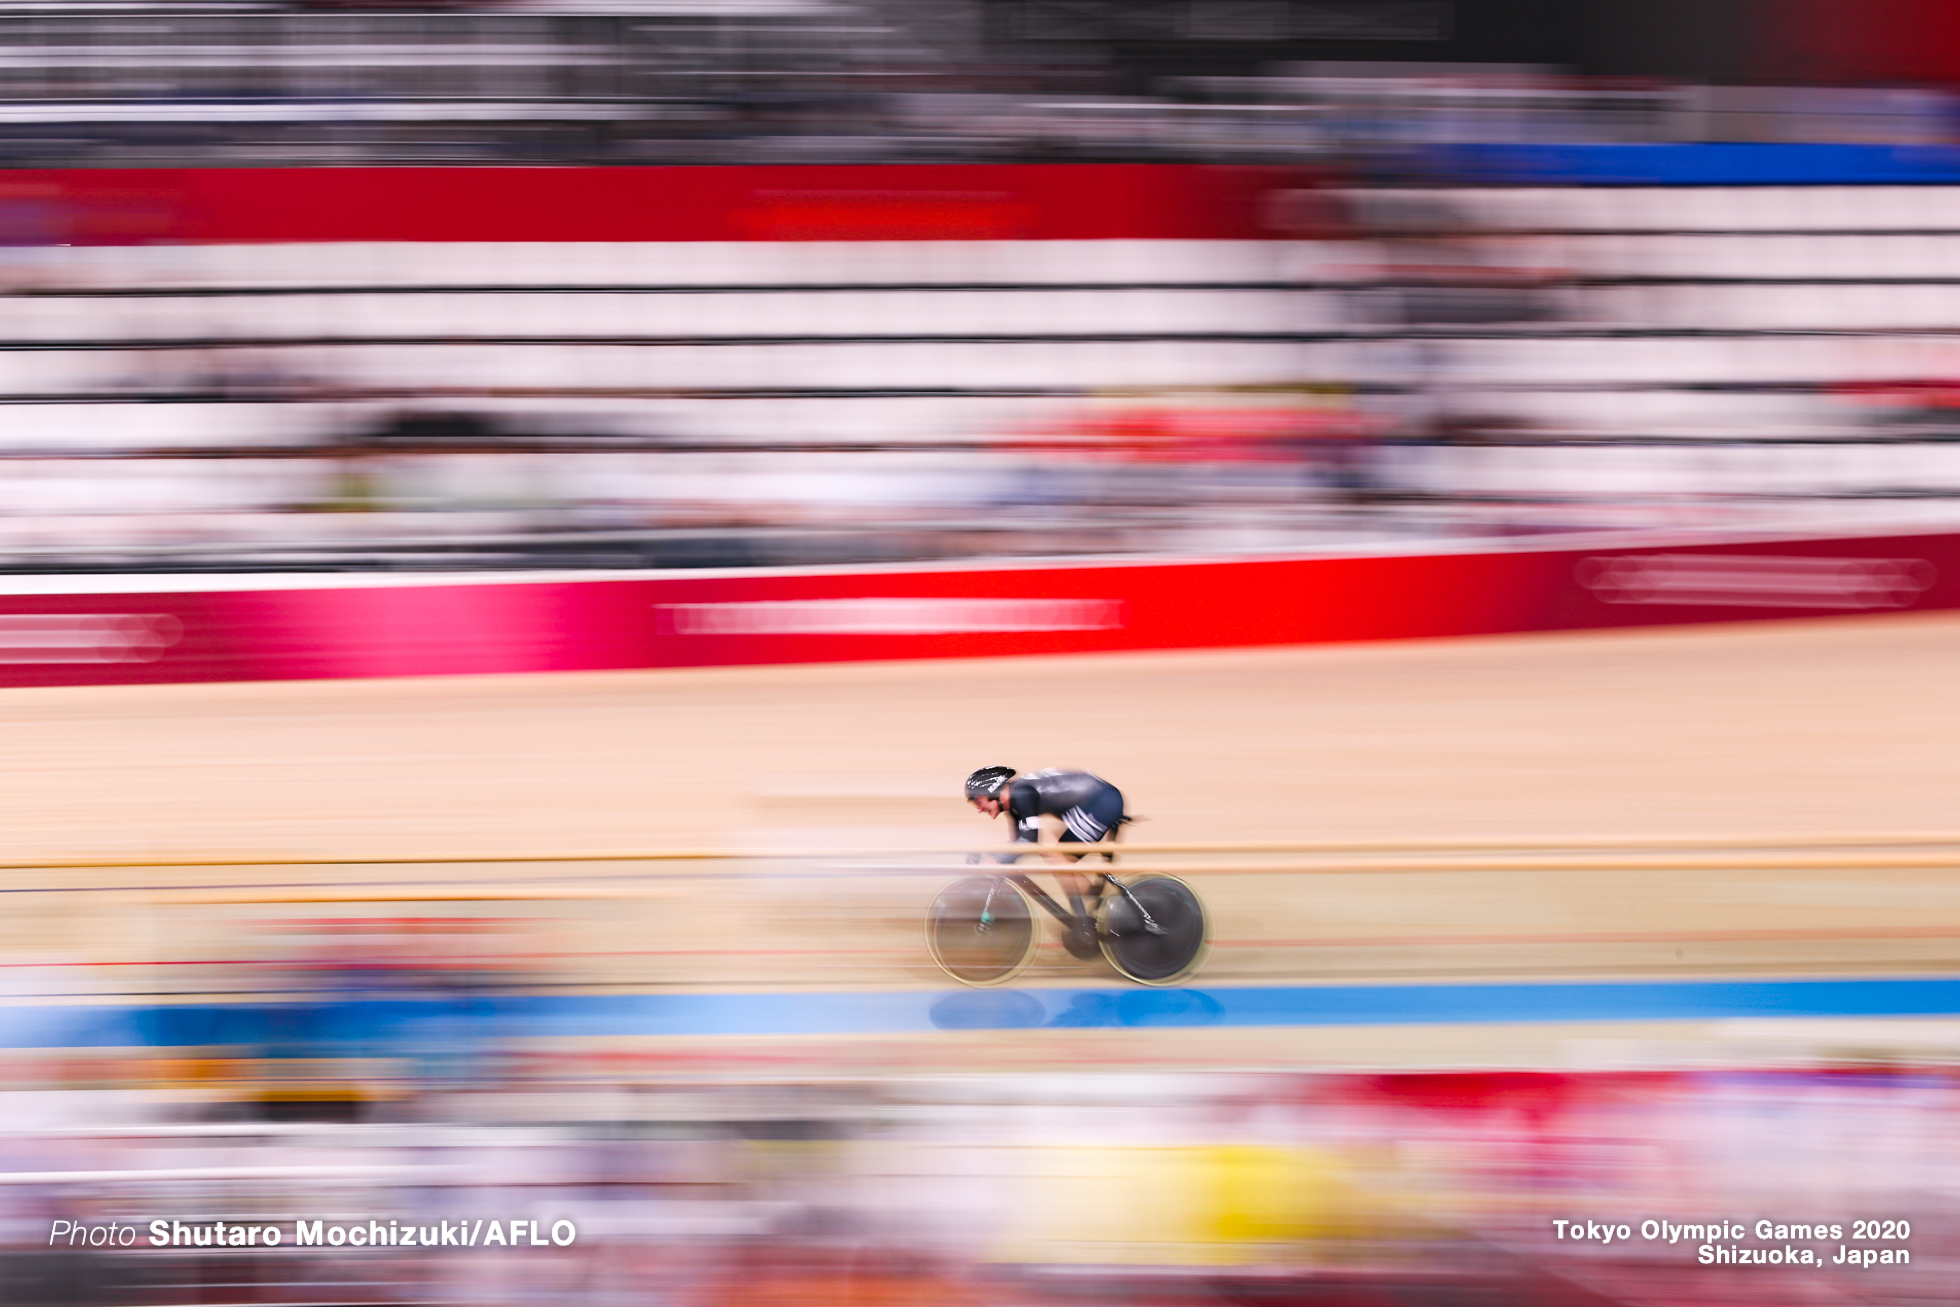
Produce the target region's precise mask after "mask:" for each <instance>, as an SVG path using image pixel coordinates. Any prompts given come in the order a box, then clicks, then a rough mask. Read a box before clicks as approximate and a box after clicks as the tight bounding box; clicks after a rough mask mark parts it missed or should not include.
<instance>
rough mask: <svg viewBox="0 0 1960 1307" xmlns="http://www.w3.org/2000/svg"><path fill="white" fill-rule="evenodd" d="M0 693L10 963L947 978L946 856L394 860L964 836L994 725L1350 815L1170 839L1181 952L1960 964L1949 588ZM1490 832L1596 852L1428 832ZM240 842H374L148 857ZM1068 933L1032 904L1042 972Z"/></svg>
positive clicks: (1956, 661)
mask: <svg viewBox="0 0 1960 1307" xmlns="http://www.w3.org/2000/svg"><path fill="white" fill-rule="evenodd" d="M0 702H4V704H5V710H6V720H7V730H6V731H5V732H4V733H0V768H4V777H0V802H4V803H5V805H6V821H5V823H4V826H0V858H4V859H5V860H7V862H8V864H9V866H10V867H11V868H12V869H10V870H6V871H4V872H0V877H3V878H4V879H0V885H4V887H5V888H8V889H12V890H16V891H23V890H24V891H31V892H27V893H16V894H13V895H10V909H11V911H10V913H9V915H8V916H7V918H6V921H5V924H4V927H3V928H0V930H3V931H4V933H3V934H0V949H4V958H0V960H5V961H8V962H9V963H11V964H12V968H11V970H12V973H13V976H14V979H13V981H12V984H13V986H14V989H13V993H14V994H15V995H16V996H19V995H21V994H23V993H35V992H60V993H63V994H74V993H92V994H99V995H103V996H108V995H111V994H122V995H132V996H133V995H135V994H137V993H139V992H140V993H157V992H173V993H180V994H189V993H200V992H201V993H210V992H217V991H229V992H237V990H238V989H239V987H240V986H241V985H245V986H247V987H251V986H253V985H256V986H257V987H258V988H268V987H269V988H277V987H278V984H279V981H278V978H277V977H278V974H280V973H278V972H277V968H276V967H274V968H273V969H272V971H265V970H263V968H262V969H261V972H260V973H258V975H259V979H258V980H257V981H256V982H255V981H253V980H252V979H251V976H252V975H253V974H254V973H252V972H250V970H249V967H248V969H247V970H245V971H243V972H241V971H240V969H239V966H238V965H237V964H239V963H241V961H242V962H243V963H247V964H250V963H253V962H254V960H255V959H256V960H257V961H258V962H261V963H263V962H264V960H265V959H267V958H271V959H274V960H275V961H276V960H278V959H281V958H283V959H286V960H287V961H291V960H292V959H293V958H294V957H297V956H302V955H306V956H318V955H319V954H320V952H321V951H322V950H325V951H327V952H332V951H333V950H334V949H336V948H339V947H342V945H340V944H336V943H335V942H334V941H335V940H336V939H342V938H345V939H348V940H350V941H351V942H348V943H346V944H345V947H347V948H350V949H357V948H361V947H374V948H379V949H380V950H381V951H382V952H384V953H386V952H388V950H391V949H392V950H395V951H396V953H397V954H399V952H400V950H401V949H402V948H403V947H405V946H404V945H403V943H402V940H403V939H404V938H410V939H413V940H420V941H422V943H421V945H419V946H420V947H427V948H431V949H434V950H435V952H436V953H438V954H440V955H441V957H442V959H444V960H445V965H458V966H479V967H483V968H487V969H491V970H497V971H500V972H504V973H509V974H511V975H512V976H513V978H517V979H520V980H526V979H528V980H529V981H532V982H536V983H540V984H546V985H550V986H575V987H583V988H593V987H602V988H603V987H627V988H631V987H639V986H647V985H656V986H667V987H671V986H677V985H678V986H717V985H719V986H728V985H735V986H744V987H763V988H783V987H800V986H812V985H814V986H832V985H840V984H841V985H851V986H862V985H871V986H901V987H907V988H914V989H916V988H919V987H921V986H930V985H935V984H940V983H943V978H940V977H938V976H937V973H935V972H934V971H933V970H932V968H931V965H930V961H929V959H928V957H927V955H926V953H925V950H924V948H923V945H922V941H921V935H920V930H919V923H920V914H921V912H922V910H923V907H924V905H925V903H926V902H927V901H928V900H929V899H930V897H931V895H932V893H933V892H934V891H935V890H936V889H937V888H938V887H939V886H940V885H941V884H943V883H944V882H945V881H946V880H947V879H948V877H949V876H950V875H952V874H956V872H957V871H960V870H963V869H962V868H958V867H957V859H954V858H941V859H938V860H937V861H931V860H929V862H930V869H929V870H926V871H924V872H922V873H921V874H917V875H891V874H883V875H873V874H868V873H865V871H864V867H865V859H864V858H863V857H862V856H856V855H853V857H850V858H842V859H837V860H831V861H826V860H822V859H817V860H810V861H804V862H800V863H796V864H793V869H795V870H798V871H800V872H802V873H803V874H799V875H795V876H788V877H783V876H779V875H777V874H776V873H777V872H778V871H780V870H781V867H782V865H783V864H778V863H774V862H768V861H757V860H742V859H736V860H724V861H719V862H703V863H662V864H622V863H609V864H597V865H592V866H581V865H579V864H576V863H570V862H566V863H542V864H520V865H516V866H469V865H459V864H450V863H445V864H441V865H437V866H433V867H431V866H416V865H413V864H412V863H411V862H409V861H406V860H409V859H414V858H418V857H436V858H441V857H454V856H458V855H477V854H531V853H552V854H559V853H563V854H577V853H580V852H600V851H614V850H663V849H677V848H697V849H727V848H747V849H755V848H798V849H806V850H807V849H825V848H839V849H844V848H849V849H858V850H862V849H866V848H879V847H889V848H911V849H917V848H921V847H933V848H938V849H943V850H952V849H957V848H963V847H972V846H974V845H976V844H991V843H994V842H997V841H999V840H1001V839H1003V838H1004V836H1005V833H1006V832H1005V830H1004V828H1002V827H1000V826H990V825H989V824H988V823H986V822H985V821H984V820H982V819H981V818H979V817H978V816H976V815H974V814H973V813H972V812H971V811H970V810H969V809H967V808H966V807H965V806H964V805H963V804H962V803H961V802H960V799H959V782H960V780H961V778H962V777H963V776H964V775H965V774H966V772H967V771H968V770H970V769H971V768H973V767H974V766H976V765H980V764H985V763H994V762H1006V763H1010V764H1014V765H1018V766H1021V767H1024V768H1031V767H1039V766H1043V765H1054V764H1067V765H1074V766H1081V767H1085V768H1088V769H1090V770H1093V771H1096V772H1098V773H1099V774H1102V775H1105V776H1107V777H1109V778H1110V779H1112V780H1114V781H1116V782H1117V783H1118V784H1119V785H1121V786H1122V787H1123V789H1124V791H1125V793H1126V795H1127V796H1128V797H1129V800H1130V805H1131V808H1132V810H1133V811H1136V812H1139V813H1142V814H1144V815H1145V816H1146V817H1147V818H1148V819H1149V820H1148V821H1147V822H1146V823H1144V824H1142V825H1140V826H1138V827H1136V828H1135V833H1134V835H1133V837H1132V838H1133V839H1134V840H1135V841H1136V842H1137V843H1138V844H1140V845H1141V844H1148V845H1164V844H1180V845H1185V844H1196V845H1209V844H1220V843H1244V842H1254V841H1270V842H1303V843H1308V844H1327V843H1329V842H1333V843H1339V842H1356V843H1358V844H1360V845H1362V846H1365V847H1363V848H1362V849H1360V850H1359V851H1356V850H1347V851H1342V850H1339V849H1327V848H1321V849H1319V850H1318V851H1315V850H1312V849H1309V850H1306V851H1295V852H1293V853H1288V854H1284V855H1278V854H1275V855H1271V856H1266V857H1255V856H1249V855H1238V856H1236V857H1234V858H1221V857H1220V856H1218V855H1206V854H1189V853H1187V854H1181V855H1176V856H1168V857H1166V858H1165V859H1164V861H1165V862H1166V864H1167V865H1178V866H1195V867H1199V868H1211V870H1199V871H1197V872H1194V873H1193V874H1192V876H1191V879H1192V880H1193V882H1194V884H1197V885H1198V886H1199V888H1200V890H1201V892H1202V893H1204V894H1205V895H1206V897H1207V899H1208V901H1209V903H1210V905H1211V908H1212V910H1213V915H1214V917H1215V921H1216V929H1215V938H1216V944H1217V948H1216V951H1215V953H1214V955H1213V957H1212V960H1211V962H1210V964H1209V966H1208V968H1207V971H1206V973H1205V974H1206V978H1207V979H1208V980H1214V981H1222V982H1255V981H1262V980H1274V981H1289V982H1300V981H1307V982H1313V981H1320V980H1394V979H1410V978H1425V979H1439V980H1442V979H1457V978H1463V979H1468V978H1495V977H1525V978H1529V977H1541V976H1563V977H1585V976H1672V975H1735V974H1773V975H1784V976H1788V975H1805V974H1812V975H1828V974H1847V973H1851V974H1857V973H1866V974H1877V973H1913V972H1936V971H1948V972H1950V971H1953V970H1956V969H1960V875H1956V874H1955V868H1956V864H1960V843H1956V841H1955V839H1954V838H1949V837H1950V836H1951V833H1952V832H1955V831H1957V830H1960V814H1957V813H1956V811H1955V809H1956V803H1957V802H1960V743H1957V742H1956V739H1955V728H1956V727H1957V726H1960V618H1955V617H1951V616H1937V615H1935V616H1902V617H1888V618H1864V619H1839V620H1830V621H1816V622H1791V623H1769V624H1760V625H1747V626H1722V627H1705V628H1699V629H1690V628H1682V629H1672V630H1649V631H1643V632H1639V633H1632V634H1585V635H1572V636H1550V637H1530V638H1515V639H1514V638H1504V639H1483V640H1466V641H1446V642H1427V643H1405V644H1394V645H1372V646H1348V647H1323V648H1307V649H1273V650H1250V651H1227V652H1206V653H1178V654H1145V655H1120V656H1097V657H1079V658H1067V659H1024V660H1005V661H996V662H984V663H983V662H936V663H906V664H890V663H887V664H878V665H837V666H812V667H789V668H763V669H737V670H712V671H669V672H649V673H619V674H603V675H577V676H563V677H556V678H549V677H526V678H457V679H448V680H420V681H365V682H362V681H353V682H313V683H296V684H247V685H198V686H171V687H162V688H113V689H62V690H28V691H23V690H14V691H8V692H6V693H5V695H4V696H0ZM1920 835H1924V836H1926V837H1927V839H1926V841H1924V842H1922V843H1913V842H1912V841H1911V839H1909V838H1902V837H1914V836H1920ZM1847 840H1849V841H1853V842H1854V843H1856V842H1861V841H1862V842H1865V843H1866V845H1867V846H1866V847H1851V846H1849V845H1847V844H1846V841H1847ZM1513 841H1540V842H1545V843H1546V844H1548V845H1550V846H1556V845H1558V844H1559V843H1560V842H1563V841H1570V842H1571V843H1572V844H1573V845H1575V846H1585V847H1574V848H1568V849H1556V848H1553V849H1551V850H1550V851H1549V853H1547V852H1543V851H1541V852H1539V853H1532V852H1529V851H1524V852H1520V851H1518V850H1515V849H1512V850H1506V849H1503V848H1481V849H1478V848H1474V847H1472V848H1471V849H1470V850H1469V851H1468V854H1467V855H1465V854H1452V853H1450V852H1449V851H1448V850H1449V848H1450V847H1452V846H1456V845H1467V846H1477V845H1479V844H1484V843H1492V842H1494V843H1496V844H1500V845H1501V844H1505V843H1509V842H1513ZM1616 842H1618V843H1619V844H1620V847H1619V849H1618V851H1617V852H1616V851H1614V850H1613V849H1612V848H1610V847H1608V848H1602V847H1601V846H1612V845H1615V844H1616ZM1677 842H1678V843H1677ZM1377 845H1379V846H1409V847H1406V848H1404V849H1403V851H1402V852H1401V853H1399V854H1397V853H1395V852H1394V851H1393V850H1388V851H1387V852H1386V853H1384V852H1382V851H1380V850H1376V849H1374V848H1373V846H1377ZM241 858H265V859H299V860H305V859H310V858H320V859H331V858H352V859H361V858H368V859H401V860H404V861H401V862H399V863H390V864H386V865H382V864H356V865H337V866H335V865H314V866H304V865H279V866H233V865H202V866H187V865H155V864H158V863H179V864H181V863H185V862H195V861H197V860H210V862H211V863H212V864H217V863H221V862H225V861H227V860H236V859H241ZM1384 858H1385V860H1380V859H1384ZM1547 858H1549V860H1547ZM1371 859H1376V860H1375V861H1371ZM90 861H95V862H99V863H104V864H109V863H113V864H119V865H98V866H82V865H70V866H49V865H48V864H54V863H86V862H90ZM897 861H900V862H905V863H907V865H914V866H916V865H918V864H919V863H920V859H919V857H917V856H911V857H910V858H909V859H898V860H897ZM939 862H943V863H945V867H944V869H943V870H942V869H939V867H938V863H939ZM145 864H150V865H145ZM771 868H775V869H776V871H771ZM851 868H856V869H857V870H856V871H852V870H849V869H851ZM1226 868H1236V869H1237V870H1226ZM251 886H259V887H261V888H256V889H254V888H247V887H251ZM265 887H269V888H265ZM323 920H324V921H327V922H328V923H329V924H328V925H327V926H320V925H319V922H321V921H323ZM363 921H372V922H374V923H375V925H374V926H373V928H372V930H368V929H365V928H363V927H361V926H360V924H359V923H361V922H363ZM308 922H311V923H313V924H311V925H308V924H306V923H308ZM350 922H352V923H354V925H352V926H350V925H349V923H350ZM350 930H351V931H352V935H351V936H349V935H348V934H347V932H349V931H350ZM322 931H325V932H326V939H325V942H324V943H323V942H322V935H321V932H322ZM334 932H340V934H339V935H335V934H334ZM390 932H392V934H391V933H390ZM404 932H405V934H404ZM355 937H358V938H355ZM376 938H380V939H381V943H379V944H375V943H374V941H375V939H376ZM438 939H439V940H440V941H442V942H441V943H440V945H438V944H436V943H433V942H432V941H435V940H438ZM296 940H298V941H301V942H297V943H296V942H295V941H296ZM410 947H411V951H412V947H416V946H410ZM309 949H310V950H312V953H311V954H308V950H309ZM164 963H167V964H170V965H168V966H162V965H156V964H164ZM103 964H112V965H108V966H106V967H105V966H104V965H103ZM130 964H136V965H134V966H132V965H130ZM227 968H229V969H227ZM1099 968H1100V964H1095V965H1090V964H1081V963H1074V962H1071V961H1069V960H1068V959H1067V958H1066V957H1065V956H1064V955H1062V954H1061V952H1060V950H1059V949H1058V948H1055V947H1054V946H1053V945H1052V943H1051V945H1050V946H1049V947H1048V948H1047V949H1046V950H1044V959H1043V962H1042V963H1041V964H1040V965H1039V966H1038V967H1037V969H1036V971H1035V972H1034V973H1031V975H1030V976H1029V978H1028V980H1029V982H1031V983H1035V984H1040V983H1042V982H1043V979H1044V977H1045V978H1046V979H1047V980H1049V981H1063V982H1067V983H1081V982H1083V981H1094V980H1098V979H1104V978H1107V973H1106V972H1102V971H1101V970H1100V969H1099ZM268 976H270V977H271V978H270V979H268V978H267V977H268Z"/></svg>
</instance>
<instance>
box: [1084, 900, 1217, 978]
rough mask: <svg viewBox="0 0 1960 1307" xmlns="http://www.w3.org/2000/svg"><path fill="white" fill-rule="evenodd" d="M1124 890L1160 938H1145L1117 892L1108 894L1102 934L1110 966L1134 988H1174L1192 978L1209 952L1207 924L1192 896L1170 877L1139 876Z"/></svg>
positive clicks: (1140, 923) (1202, 907)
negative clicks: (1158, 928)
mask: <svg viewBox="0 0 1960 1307" xmlns="http://www.w3.org/2000/svg"><path fill="white" fill-rule="evenodd" d="M1128 885H1129V890H1130V896H1131V897H1133V898H1135V899H1136V901H1137V902H1138V903H1141V904H1142V905H1143V908H1144V911H1145V912H1148V913H1149V914H1150V917H1151V920H1153V921H1155V922H1156V923H1157V924H1158V925H1159V926H1162V927H1163V933H1162V934H1160V935H1153V934H1151V933H1149V932H1148V931H1147V930H1146V929H1145V928H1144V925H1143V921H1142V918H1141V917H1140V916H1139V915H1138V913H1137V910H1136V907H1135V906H1134V905H1133V904H1132V903H1131V902H1130V901H1129V899H1128V898H1125V897H1124V895H1123V894H1122V892H1121V891H1118V890H1112V891H1110V892H1108V893H1107V894H1106V895H1105V896H1104V900H1103V921H1102V925H1103V929H1102V932H1101V934H1102V951H1103V956H1104V957H1106V958H1108V959H1109V965H1110V966H1112V967H1115V968H1116V970H1117V971H1119V972H1121V973H1122V974H1123V975H1124V976H1127V977H1128V978H1129V979H1131V980H1134V981H1136V982H1137V983H1138V984H1139V985H1175V984H1176V983H1177V982H1178V981H1180V980H1184V979H1186V978H1188V977H1190V976H1193V975H1196V974H1197V971H1198V968H1199V967H1202V966H1203V965H1204V964H1205V955H1206V954H1207V953H1208V952H1210V949H1211V923H1210V921H1209V920H1208V919H1207V918H1206V916H1205V905H1204V904H1203V903H1202V902H1201V901H1200V900H1199V898H1198V896H1197V894H1196V893H1195V892H1193V890H1192V889H1191V887H1190V886H1189V885H1186V884H1185V883H1184V882H1183V881H1181V880H1178V879H1177V878H1176V877H1174V876H1140V877H1138V878H1137V879H1136V880H1134V881H1130V882H1128Z"/></svg>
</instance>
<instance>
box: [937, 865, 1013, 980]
mask: <svg viewBox="0 0 1960 1307" xmlns="http://www.w3.org/2000/svg"><path fill="white" fill-rule="evenodd" d="M1036 942H1037V939H1036V932H1035V928H1034V913H1033V912H1032V911H1031V910H1030V908H1029V906H1028V897H1027V895H1026V894H1024V893H1022V892H1021V887H1020V886H1018V885H1016V884H1015V883H1014V882H1013V881H1011V880H1009V879H1007V878H1006V877H1005V876H968V877H967V878H966V879H965V880H958V881H954V882H953V883H952V884H951V885H948V886H947V887H946V888H945V889H944V890H941V891H940V894H939V897H938V898H936V899H934V900H933V901H932V908H931V909H930V911H928V912H927V914H926V945H927V947H929V948H930V949H931V950H932V959H933V961H935V962H937V963H938V964H939V965H940V967H941V969H942V970H944V971H945V972H946V974H947V975H949V976H951V977H952V978H953V979H955V980H957V981H959V982H960V983H961V984H964V985H1004V984H1006V983H1007V982H1008V981H1010V980H1012V979H1014V977H1016V976H1018V975H1020V974H1021V973H1022V972H1023V971H1025V970H1026V969H1027V966H1028V963H1030V962H1032V961H1034V950H1035V944H1036Z"/></svg>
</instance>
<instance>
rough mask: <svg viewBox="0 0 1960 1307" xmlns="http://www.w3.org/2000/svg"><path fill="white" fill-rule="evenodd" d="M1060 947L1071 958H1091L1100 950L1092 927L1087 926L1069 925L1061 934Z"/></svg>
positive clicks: (1100, 947)
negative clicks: (1065, 950)
mask: <svg viewBox="0 0 1960 1307" xmlns="http://www.w3.org/2000/svg"><path fill="white" fill-rule="evenodd" d="M1062 947H1063V948H1065V949H1067V950H1068V955H1069V956H1070V957H1072V958H1085V959H1086V958H1092V957H1094V956H1096V954H1097V953H1099V952H1101V951H1102V946H1101V945H1100V944H1098V943H1097V942H1096V932H1095V930H1094V928H1092V927H1089V926H1079V925H1078V926H1070V927H1069V928H1068V930H1067V931H1066V932H1065V933H1064V934H1063V935H1062Z"/></svg>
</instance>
